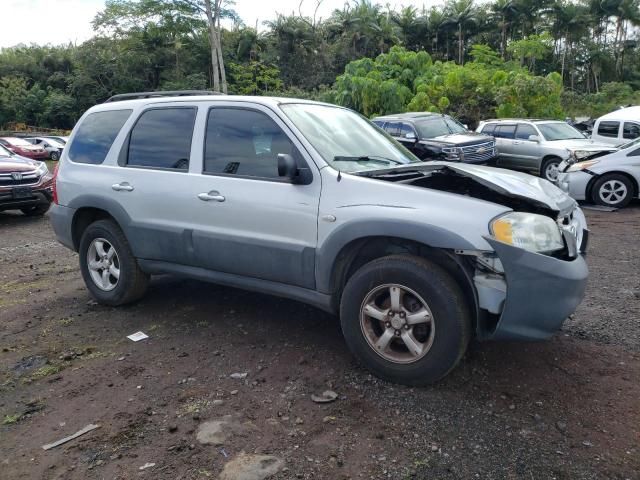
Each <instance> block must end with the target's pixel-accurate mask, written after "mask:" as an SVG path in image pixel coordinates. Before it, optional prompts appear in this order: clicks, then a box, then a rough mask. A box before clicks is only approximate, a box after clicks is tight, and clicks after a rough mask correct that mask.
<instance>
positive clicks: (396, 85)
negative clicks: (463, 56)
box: [335, 45, 563, 125]
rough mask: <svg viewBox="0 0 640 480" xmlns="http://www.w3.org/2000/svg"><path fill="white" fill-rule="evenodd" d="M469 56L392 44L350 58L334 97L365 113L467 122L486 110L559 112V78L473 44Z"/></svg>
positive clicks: (543, 114) (535, 113) (548, 115)
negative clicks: (436, 58) (435, 115)
mask: <svg viewBox="0 0 640 480" xmlns="http://www.w3.org/2000/svg"><path fill="white" fill-rule="evenodd" d="M472 52H473V53H472V56H473V58H474V61H473V62H470V63H467V64H466V65H464V66H461V65H458V64H456V63H454V62H435V63H433V62H432V61H431V57H430V56H429V55H428V54H427V53H426V52H424V51H423V52H410V51H407V50H405V49H403V48H401V47H393V48H392V49H391V50H390V51H389V53H388V54H382V55H379V56H378V57H377V58H376V59H375V60H371V59H361V60H356V61H354V62H351V63H350V64H348V65H347V66H346V68H345V73H344V74H343V75H340V76H339V77H338V79H337V80H336V84H335V91H336V100H337V102H338V103H340V104H342V105H345V106H348V107H351V108H354V109H356V110H359V111H360V112H362V113H363V114H365V115H368V116H373V115H378V114H389V113H400V112H405V111H436V112H442V113H445V112H446V113H449V114H452V115H454V116H456V117H457V118H459V119H460V120H462V121H464V122H465V123H468V124H470V125H475V124H477V123H478V122H479V121H480V120H481V119H483V118H487V117H490V116H494V115H497V116H500V117H510V116H526V117H530V116H540V117H545V118H560V117H562V115H563V110H562V107H561V104H560V95H561V93H562V83H561V79H560V78H559V76H558V75H557V74H550V75H548V76H546V77H540V76H534V75H532V74H531V73H529V72H528V71H527V70H526V69H523V68H520V67H519V66H517V65H514V64H512V63H511V62H504V61H502V60H501V59H500V57H499V56H498V54H497V53H496V52H494V51H493V50H491V48H489V47H487V46H483V45H476V46H474V47H473V49H472Z"/></svg>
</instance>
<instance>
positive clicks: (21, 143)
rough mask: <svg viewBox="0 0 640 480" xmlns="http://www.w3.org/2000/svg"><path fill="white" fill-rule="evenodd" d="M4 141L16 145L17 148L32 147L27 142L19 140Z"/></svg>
mask: <svg viewBox="0 0 640 480" xmlns="http://www.w3.org/2000/svg"><path fill="white" fill-rule="evenodd" d="M6 140H7V142H9V143H10V144H11V145H16V146H19V147H32V146H33V145H31V144H30V143H29V142H27V141H26V140H23V139H21V138H7V139H6Z"/></svg>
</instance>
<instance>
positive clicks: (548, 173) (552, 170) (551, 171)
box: [540, 157, 562, 183]
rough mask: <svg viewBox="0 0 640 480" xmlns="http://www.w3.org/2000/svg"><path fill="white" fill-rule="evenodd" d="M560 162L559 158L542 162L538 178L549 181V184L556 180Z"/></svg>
mask: <svg viewBox="0 0 640 480" xmlns="http://www.w3.org/2000/svg"><path fill="white" fill-rule="evenodd" d="M561 162H562V161H561V160H560V159H559V158H556V157H552V158H547V159H546V160H545V161H544V162H542V166H541V168H540V176H541V177H542V178H544V179H545V180H549V181H550V182H551V183H553V182H555V181H556V180H558V172H559V168H558V167H559V166H560V163H561Z"/></svg>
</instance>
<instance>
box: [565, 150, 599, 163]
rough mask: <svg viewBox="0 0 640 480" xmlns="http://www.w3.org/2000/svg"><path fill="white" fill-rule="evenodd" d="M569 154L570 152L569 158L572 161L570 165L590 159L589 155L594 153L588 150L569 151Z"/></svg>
mask: <svg viewBox="0 0 640 480" xmlns="http://www.w3.org/2000/svg"><path fill="white" fill-rule="evenodd" d="M570 152H571V155H570V158H571V160H572V162H571V163H574V162H579V161H580V160H582V159H584V158H587V157H590V156H591V155H593V154H594V153H596V152H593V151H589V150H573V151H571V150H570Z"/></svg>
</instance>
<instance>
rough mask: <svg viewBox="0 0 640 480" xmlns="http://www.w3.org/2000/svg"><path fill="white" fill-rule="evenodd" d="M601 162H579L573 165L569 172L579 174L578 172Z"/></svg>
mask: <svg viewBox="0 0 640 480" xmlns="http://www.w3.org/2000/svg"><path fill="white" fill-rule="evenodd" d="M599 162H600V160H587V161H586V162H578V163H574V164H573V165H571V166H570V167H569V168H568V169H567V172H577V171H578V170H584V169H585V168H590V167H593V166H594V165H595V164H596V163H599Z"/></svg>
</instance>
